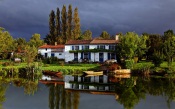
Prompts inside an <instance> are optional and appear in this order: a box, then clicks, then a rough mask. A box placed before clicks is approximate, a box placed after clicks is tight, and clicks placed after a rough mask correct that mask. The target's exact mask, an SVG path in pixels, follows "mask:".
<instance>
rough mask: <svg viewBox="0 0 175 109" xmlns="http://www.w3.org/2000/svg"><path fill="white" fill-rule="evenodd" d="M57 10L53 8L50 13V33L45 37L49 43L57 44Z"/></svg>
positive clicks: (45, 40)
mask: <svg viewBox="0 0 175 109" xmlns="http://www.w3.org/2000/svg"><path fill="white" fill-rule="evenodd" d="M55 40H56V37H55V12H54V11H53V10H52V11H51V12H50V15H49V34H48V35H47V36H46V38H45V39H44V42H45V43H47V44H52V45H53V44H55Z"/></svg>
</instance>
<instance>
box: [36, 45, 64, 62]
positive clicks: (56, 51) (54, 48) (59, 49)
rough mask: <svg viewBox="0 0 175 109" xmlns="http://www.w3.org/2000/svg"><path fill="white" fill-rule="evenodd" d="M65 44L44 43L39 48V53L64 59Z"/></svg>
mask: <svg viewBox="0 0 175 109" xmlns="http://www.w3.org/2000/svg"><path fill="white" fill-rule="evenodd" d="M64 48H65V46H64V45H57V44H55V45H47V44H45V45H43V46H40V47H39V49H38V53H40V54H41V55H42V56H43V57H46V58H47V57H57V58H59V59H64V58H65V54H64Z"/></svg>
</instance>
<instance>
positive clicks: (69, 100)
mask: <svg viewBox="0 0 175 109" xmlns="http://www.w3.org/2000/svg"><path fill="white" fill-rule="evenodd" d="M66 93H67V94H66V95H67V109H71V107H72V101H71V92H69V91H66Z"/></svg>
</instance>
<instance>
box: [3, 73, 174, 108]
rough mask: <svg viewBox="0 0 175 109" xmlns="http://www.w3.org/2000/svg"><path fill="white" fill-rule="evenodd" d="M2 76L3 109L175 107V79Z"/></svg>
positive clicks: (104, 76)
mask: <svg viewBox="0 0 175 109" xmlns="http://www.w3.org/2000/svg"><path fill="white" fill-rule="evenodd" d="M58 80H59V81H57V80H56V79H54V80H52V82H51V81H50V80H47V81H44V82H43V81H39V80H30V79H25V78H22V79H14V78H13V79H12V78H7V79H6V78H3V79H2V78H1V79H0V108H2V109H175V101H174V100H175V79H173V78H161V77H118V76H117V77H115V76H106V75H103V76H89V77H85V76H70V75H65V76H64V81H65V82H61V81H60V79H58Z"/></svg>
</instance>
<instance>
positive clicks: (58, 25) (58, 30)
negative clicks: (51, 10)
mask: <svg viewBox="0 0 175 109" xmlns="http://www.w3.org/2000/svg"><path fill="white" fill-rule="evenodd" d="M55 23H56V24H55V36H56V37H60V36H61V27H60V23H61V22H60V9H59V8H57V12H56V17H55Z"/></svg>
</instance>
